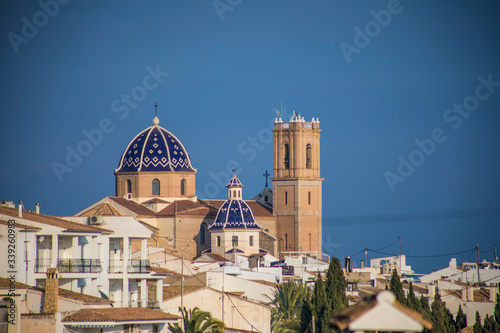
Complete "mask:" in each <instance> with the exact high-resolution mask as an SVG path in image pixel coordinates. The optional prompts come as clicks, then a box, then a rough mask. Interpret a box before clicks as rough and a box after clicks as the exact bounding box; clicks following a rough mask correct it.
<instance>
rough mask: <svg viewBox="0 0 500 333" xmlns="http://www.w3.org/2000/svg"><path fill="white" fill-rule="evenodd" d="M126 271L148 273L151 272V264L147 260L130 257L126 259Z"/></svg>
mask: <svg viewBox="0 0 500 333" xmlns="http://www.w3.org/2000/svg"><path fill="white" fill-rule="evenodd" d="M127 272H128V273H149V272H151V264H150V263H149V260H140V259H132V260H129V261H128V267H127Z"/></svg>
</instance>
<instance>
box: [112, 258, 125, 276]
mask: <svg viewBox="0 0 500 333" xmlns="http://www.w3.org/2000/svg"><path fill="white" fill-rule="evenodd" d="M123 266H124V262H123V260H110V261H109V268H108V273H111V274H113V273H114V274H117V273H123Z"/></svg>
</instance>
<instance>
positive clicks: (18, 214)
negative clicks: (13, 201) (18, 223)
mask: <svg viewBox="0 0 500 333" xmlns="http://www.w3.org/2000/svg"><path fill="white" fill-rule="evenodd" d="M18 208H19V212H18V213H17V216H19V217H23V202H22V201H21V200H19V206H18Z"/></svg>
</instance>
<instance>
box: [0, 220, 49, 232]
mask: <svg viewBox="0 0 500 333" xmlns="http://www.w3.org/2000/svg"><path fill="white" fill-rule="evenodd" d="M0 224H2V225H9V222H8V220H4V219H2V218H0ZM16 229H25V230H42V228H38V227H32V226H30V225H27V224H22V223H16Z"/></svg>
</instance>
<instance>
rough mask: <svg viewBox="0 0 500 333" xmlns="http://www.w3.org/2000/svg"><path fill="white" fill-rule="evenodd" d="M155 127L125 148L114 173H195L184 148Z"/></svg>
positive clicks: (166, 132)
mask: <svg viewBox="0 0 500 333" xmlns="http://www.w3.org/2000/svg"><path fill="white" fill-rule="evenodd" d="M158 122H159V121H158V120H157V118H155V125H153V126H151V127H148V128H146V129H145V130H144V131H142V132H141V133H139V134H138V135H137V136H136V137H135V138H134V139H133V140H132V141H131V142H130V143H129V144H128V146H127V148H126V149H125V151H124V152H123V155H122V158H121V160H120V165H119V166H118V169H117V170H116V172H134V171H187V172H196V170H195V169H193V166H192V165H191V159H190V158H189V155H188V153H187V151H186V148H184V146H183V145H182V143H181V142H180V141H179V139H177V138H176V137H175V136H174V135H173V134H172V133H170V132H169V131H167V130H166V129H164V128H163V127H160V126H158Z"/></svg>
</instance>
